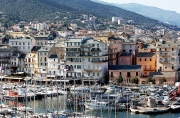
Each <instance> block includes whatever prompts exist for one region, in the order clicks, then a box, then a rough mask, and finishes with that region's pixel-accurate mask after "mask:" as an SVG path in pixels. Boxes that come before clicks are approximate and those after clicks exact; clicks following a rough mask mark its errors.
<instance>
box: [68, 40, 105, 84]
mask: <svg viewBox="0 0 180 118" xmlns="http://www.w3.org/2000/svg"><path fill="white" fill-rule="evenodd" d="M65 47H66V61H67V63H66V64H67V76H68V77H69V76H71V77H73V78H83V80H85V79H87V78H88V81H101V82H105V78H106V75H107V72H108V46H107V43H105V42H103V41H100V40H97V39H95V38H88V37H70V38H69V39H67V40H66V41H65Z"/></svg>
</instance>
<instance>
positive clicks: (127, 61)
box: [118, 52, 133, 65]
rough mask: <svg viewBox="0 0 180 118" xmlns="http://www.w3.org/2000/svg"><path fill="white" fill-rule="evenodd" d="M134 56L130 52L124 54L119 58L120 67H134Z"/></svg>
mask: <svg viewBox="0 0 180 118" xmlns="http://www.w3.org/2000/svg"><path fill="white" fill-rule="evenodd" d="M132 63H133V54H132V53H128V52H123V53H122V54H121V55H120V57H119V62H118V65H132Z"/></svg>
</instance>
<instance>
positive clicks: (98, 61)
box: [91, 59, 108, 63]
mask: <svg viewBox="0 0 180 118" xmlns="http://www.w3.org/2000/svg"><path fill="white" fill-rule="evenodd" d="M91 62H92V63H101V62H108V59H106V60H92V61H91Z"/></svg>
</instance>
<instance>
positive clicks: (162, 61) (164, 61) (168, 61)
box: [159, 60, 170, 63]
mask: <svg viewBox="0 0 180 118" xmlns="http://www.w3.org/2000/svg"><path fill="white" fill-rule="evenodd" d="M159 63H170V60H159Z"/></svg>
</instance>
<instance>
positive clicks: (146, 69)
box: [144, 68, 156, 71]
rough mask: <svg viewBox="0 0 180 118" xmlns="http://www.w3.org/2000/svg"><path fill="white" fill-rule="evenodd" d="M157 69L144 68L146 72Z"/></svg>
mask: <svg viewBox="0 0 180 118" xmlns="http://www.w3.org/2000/svg"><path fill="white" fill-rule="evenodd" d="M155 70H156V69H155V68H144V71H155Z"/></svg>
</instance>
